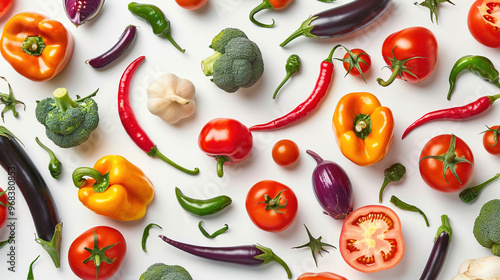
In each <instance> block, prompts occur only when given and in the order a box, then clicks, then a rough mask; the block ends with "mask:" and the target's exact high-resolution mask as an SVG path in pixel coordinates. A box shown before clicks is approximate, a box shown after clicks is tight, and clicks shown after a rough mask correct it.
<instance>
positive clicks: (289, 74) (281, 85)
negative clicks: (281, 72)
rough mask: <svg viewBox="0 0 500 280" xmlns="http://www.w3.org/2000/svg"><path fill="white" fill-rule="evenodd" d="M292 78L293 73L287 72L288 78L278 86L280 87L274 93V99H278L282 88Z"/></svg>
mask: <svg viewBox="0 0 500 280" xmlns="http://www.w3.org/2000/svg"><path fill="white" fill-rule="evenodd" d="M290 77H292V73H290V72H287V73H286V76H285V78H284V79H283V80H282V81H281V83H280V84H279V85H278V87H277V88H276V90H275V91H274V94H273V99H276V95H277V94H278V91H279V90H280V89H281V87H283V85H284V84H285V83H286V82H287V81H288V80H289V79H290Z"/></svg>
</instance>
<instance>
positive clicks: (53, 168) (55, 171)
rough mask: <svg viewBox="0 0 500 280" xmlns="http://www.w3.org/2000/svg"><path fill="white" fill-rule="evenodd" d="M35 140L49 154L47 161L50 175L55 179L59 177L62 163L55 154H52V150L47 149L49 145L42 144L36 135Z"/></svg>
mask: <svg viewBox="0 0 500 280" xmlns="http://www.w3.org/2000/svg"><path fill="white" fill-rule="evenodd" d="M35 140H36V142H37V143H38V145H40V147H42V148H43V149H44V150H45V151H47V153H49V156H50V161H49V171H50V175H51V176H52V177H53V178H55V179H57V178H59V176H61V173H62V163H61V162H60V161H59V160H58V159H57V157H56V155H55V154H54V152H52V150H51V149H49V147H47V146H45V145H44V144H42V142H40V140H39V139H38V137H35Z"/></svg>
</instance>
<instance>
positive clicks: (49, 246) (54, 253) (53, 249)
mask: <svg viewBox="0 0 500 280" xmlns="http://www.w3.org/2000/svg"><path fill="white" fill-rule="evenodd" d="M61 240H62V223H59V224H57V225H56V228H55V230H54V235H53V236H52V239H51V240H50V241H47V240H43V239H41V238H36V239H35V241H36V242H37V243H38V244H40V245H42V247H43V249H45V251H47V253H49V255H50V258H51V259H52V261H53V262H54V265H55V266H56V267H57V268H59V267H60V266H61Z"/></svg>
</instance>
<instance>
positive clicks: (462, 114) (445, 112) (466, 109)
mask: <svg viewBox="0 0 500 280" xmlns="http://www.w3.org/2000/svg"><path fill="white" fill-rule="evenodd" d="M499 98H500V94H496V95H491V96H483V97H480V98H479V99H478V100H476V101H474V102H471V103H469V104H466V105H463V106H459V107H452V108H448V109H441V110H436V111H432V112H429V113H427V114H425V115H423V116H422V117H420V118H419V119H417V120H416V121H414V122H413V123H412V124H410V125H409V126H408V128H407V129H406V130H405V131H404V132H403V136H401V139H403V138H405V137H406V135H408V133H410V132H411V131H412V130H413V129H415V128H417V127H418V126H420V125H423V124H425V123H428V122H430V121H434V120H461V119H466V118H469V117H472V116H475V115H478V114H480V113H482V112H484V111H486V109H488V108H489V107H491V105H492V104H493V102H495V100H497V99H499Z"/></svg>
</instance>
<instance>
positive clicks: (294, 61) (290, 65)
mask: <svg viewBox="0 0 500 280" xmlns="http://www.w3.org/2000/svg"><path fill="white" fill-rule="evenodd" d="M300 66H301V63H300V57H299V56H298V55H296V54H292V55H290V56H289V57H288V59H287V60H286V64H285V70H286V75H285V78H284V79H283V81H281V83H280V84H279V85H278V87H277V88H276V90H275V91H274V94H273V99H276V94H278V91H279V90H280V89H281V87H282V86H283V85H284V84H285V83H286V82H287V81H288V79H290V77H292V75H293V74H295V73H298V72H299V71H300Z"/></svg>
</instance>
